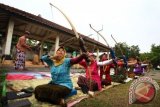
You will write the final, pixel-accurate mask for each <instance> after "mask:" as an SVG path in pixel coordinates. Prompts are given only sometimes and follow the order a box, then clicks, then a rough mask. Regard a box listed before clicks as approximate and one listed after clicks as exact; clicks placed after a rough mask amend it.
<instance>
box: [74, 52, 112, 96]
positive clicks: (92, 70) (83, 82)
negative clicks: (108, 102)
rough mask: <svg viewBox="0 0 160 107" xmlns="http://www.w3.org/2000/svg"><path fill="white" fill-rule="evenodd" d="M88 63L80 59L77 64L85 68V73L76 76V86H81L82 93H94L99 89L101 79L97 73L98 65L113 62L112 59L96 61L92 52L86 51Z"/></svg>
mask: <svg viewBox="0 0 160 107" xmlns="http://www.w3.org/2000/svg"><path fill="white" fill-rule="evenodd" d="M87 54H88V57H89V60H90V63H89V64H87V62H86V61H85V60H83V61H81V62H80V63H79V64H80V65H82V66H83V67H84V68H85V71H86V75H85V77H84V76H79V77H78V82H77V84H78V86H79V87H80V88H81V90H82V92H83V93H84V94H89V95H90V96H93V95H94V91H100V90H101V89H102V87H101V79H100V76H99V74H98V70H99V66H103V65H108V64H111V63H113V60H112V59H111V60H107V61H102V62H97V61H96V59H95V56H94V54H93V53H87Z"/></svg>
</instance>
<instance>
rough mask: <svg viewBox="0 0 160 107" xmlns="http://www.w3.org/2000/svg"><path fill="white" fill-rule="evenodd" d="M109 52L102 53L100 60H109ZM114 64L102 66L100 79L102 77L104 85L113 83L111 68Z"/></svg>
mask: <svg viewBox="0 0 160 107" xmlns="http://www.w3.org/2000/svg"><path fill="white" fill-rule="evenodd" d="M107 60H108V58H107V54H105V53H104V54H102V57H101V59H100V61H107ZM113 67H114V64H108V65H103V66H100V79H101V84H102V87H103V86H104V85H105V86H107V85H111V82H112V79H111V77H110V68H113Z"/></svg>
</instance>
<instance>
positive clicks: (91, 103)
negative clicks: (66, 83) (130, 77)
mask: <svg viewBox="0 0 160 107" xmlns="http://www.w3.org/2000/svg"><path fill="white" fill-rule="evenodd" d="M157 82H158V84H159V85H160V80H159V81H157ZM130 84H131V82H129V83H126V84H120V85H118V86H115V87H113V88H110V89H108V90H105V91H103V92H102V93H100V94H98V95H97V96H95V97H94V98H88V99H86V100H83V101H81V102H80V103H79V104H77V105H76V106H75V107H144V106H145V107H160V90H158V92H157V95H156V97H155V98H154V99H153V101H151V102H149V103H147V104H131V105H129V104H128V93H129V91H128V90H129V87H130Z"/></svg>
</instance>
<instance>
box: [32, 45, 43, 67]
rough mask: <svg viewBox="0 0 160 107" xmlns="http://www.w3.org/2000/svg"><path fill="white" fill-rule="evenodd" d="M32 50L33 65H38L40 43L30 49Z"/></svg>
mask: <svg viewBox="0 0 160 107" xmlns="http://www.w3.org/2000/svg"><path fill="white" fill-rule="evenodd" d="M32 48H33V50H34V56H33V64H39V60H40V58H39V53H40V48H41V43H38V44H37V45H36V46H34V47H32Z"/></svg>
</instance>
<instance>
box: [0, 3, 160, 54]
mask: <svg viewBox="0 0 160 107" xmlns="http://www.w3.org/2000/svg"><path fill="white" fill-rule="evenodd" d="M0 3H3V4H6V5H9V6H12V7H15V8H18V9H21V10H23V11H26V12H29V13H32V14H34V15H38V14H41V16H42V17H43V18H45V19H47V20H50V21H53V22H55V23H57V24H59V25H62V26H64V27H67V28H69V29H71V27H70V25H69V23H68V22H67V20H66V19H65V18H64V16H63V15H62V14H61V13H60V12H59V11H58V10H57V9H55V8H54V7H51V6H50V5H49V3H52V4H54V5H55V6H57V7H58V8H60V9H61V10H62V11H63V12H64V13H65V14H66V15H67V16H68V17H69V18H70V20H71V21H72V23H73V25H74V26H75V28H76V30H77V31H78V32H79V33H81V34H84V35H86V36H88V35H91V34H92V36H90V38H94V39H95V40H98V41H99V42H102V43H104V44H105V42H104V40H103V39H102V38H101V37H100V36H98V34H97V33H95V32H94V31H93V30H92V29H91V28H90V26H89V24H91V25H92V26H93V27H94V28H95V29H96V30H100V29H102V28H103V30H102V31H101V32H100V33H101V34H102V35H103V36H104V37H105V39H106V40H107V42H108V43H109V45H110V46H112V47H113V46H114V45H115V42H114V41H113V39H112V38H111V34H112V35H113V37H114V38H115V39H116V40H117V42H125V43H126V44H127V45H129V46H132V45H138V46H139V48H140V52H141V53H142V52H150V49H151V45H152V44H155V45H160V30H159V28H160V0H0Z"/></svg>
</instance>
